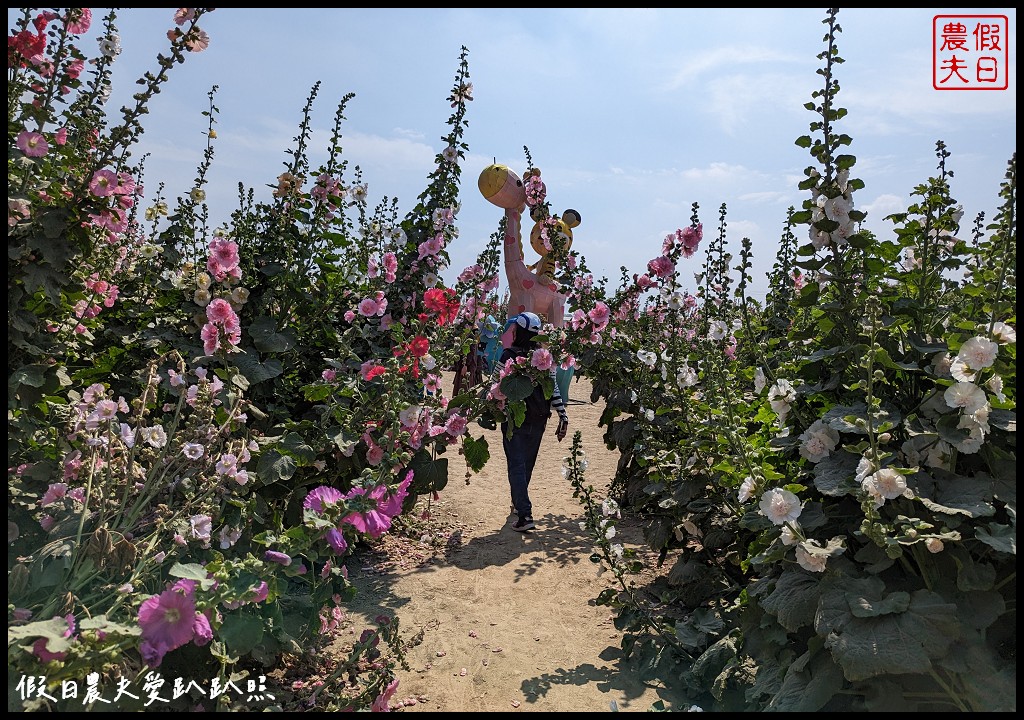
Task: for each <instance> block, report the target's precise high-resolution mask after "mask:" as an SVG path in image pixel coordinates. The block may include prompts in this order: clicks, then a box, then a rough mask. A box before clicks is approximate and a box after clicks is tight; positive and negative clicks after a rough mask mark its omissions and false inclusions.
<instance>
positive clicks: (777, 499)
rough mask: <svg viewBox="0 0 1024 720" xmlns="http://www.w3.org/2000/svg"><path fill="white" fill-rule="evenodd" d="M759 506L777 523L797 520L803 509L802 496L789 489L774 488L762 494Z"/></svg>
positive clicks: (766, 515) (765, 514)
mask: <svg viewBox="0 0 1024 720" xmlns="http://www.w3.org/2000/svg"><path fill="white" fill-rule="evenodd" d="M758 507H759V508H760V509H761V512H762V513H763V514H764V516H765V517H767V518H768V519H769V520H771V521H772V523H773V524H775V525H782V524H783V523H787V522H796V520H797V518H799V517H800V513H801V512H802V511H803V507H802V506H801V505H800V498H798V497H797V496H796V495H794V494H793V493H791V492H790V491H789V490H783V489H782V488H772V489H771V490H769V491H767V492H766V493H764V494H763V495H762V496H761V502H760V503H759V505H758Z"/></svg>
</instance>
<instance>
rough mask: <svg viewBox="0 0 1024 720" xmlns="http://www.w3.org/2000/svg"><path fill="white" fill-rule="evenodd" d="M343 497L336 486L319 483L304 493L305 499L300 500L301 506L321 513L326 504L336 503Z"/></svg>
mask: <svg viewBox="0 0 1024 720" xmlns="http://www.w3.org/2000/svg"><path fill="white" fill-rule="evenodd" d="M343 498H344V496H343V495H342V493H341V491H340V490H338V489H337V488H332V487H329V486H327V485H320V486H318V487H315V488H313V489H312V490H310V491H309V492H308V493H307V494H306V499H305V500H303V501H302V507H304V508H306V509H307V510H313V511H315V512H318V513H323V512H324V510H325V509H326V508H327V507H328V506H330V505H336V504H337V503H339V502H341V501H342V499H343Z"/></svg>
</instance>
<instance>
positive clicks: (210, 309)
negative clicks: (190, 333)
mask: <svg viewBox="0 0 1024 720" xmlns="http://www.w3.org/2000/svg"><path fill="white" fill-rule="evenodd" d="M237 317H238V316H237V315H236V314H235V311H234V310H233V309H232V308H231V303H229V302H228V301H227V300H225V299H224V298H215V299H213V300H211V301H210V304H209V305H207V306H206V319H207V320H209V321H210V322H213V323H217V324H219V325H224V324H226V323H228V322H230V321H232V320H237Z"/></svg>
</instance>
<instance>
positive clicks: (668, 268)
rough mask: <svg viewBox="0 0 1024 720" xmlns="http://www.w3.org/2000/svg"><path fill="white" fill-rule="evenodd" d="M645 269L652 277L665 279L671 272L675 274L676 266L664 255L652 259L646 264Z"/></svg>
mask: <svg viewBox="0 0 1024 720" xmlns="http://www.w3.org/2000/svg"><path fill="white" fill-rule="evenodd" d="M647 269H648V270H649V271H650V272H651V274H652V275H656V276H657V277H660V278H667V277H668V276H669V275H671V274H672V273H673V272H675V269H676V265H675V263H674V262H672V259H671V258H667V257H665V256H664V255H661V256H659V257H656V258H654V259H653V260H651V261H650V262H649V263H647Z"/></svg>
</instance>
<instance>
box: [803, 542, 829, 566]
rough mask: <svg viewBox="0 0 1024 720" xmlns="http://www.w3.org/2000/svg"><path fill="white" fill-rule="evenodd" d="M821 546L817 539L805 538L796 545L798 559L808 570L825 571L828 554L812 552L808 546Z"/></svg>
mask: <svg viewBox="0 0 1024 720" xmlns="http://www.w3.org/2000/svg"><path fill="white" fill-rule="evenodd" d="M808 547H811V548H820V547H821V545H819V544H818V541H817V540H804V541H803V542H802V543H800V544H799V545H797V546H796V561H797V563H799V565H800V567H802V568H803V569H804V570H807V571H808V572H825V565H826V563H828V555H823V554H817V553H812V552H810V551H809V550H808V549H807V548H808Z"/></svg>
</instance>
